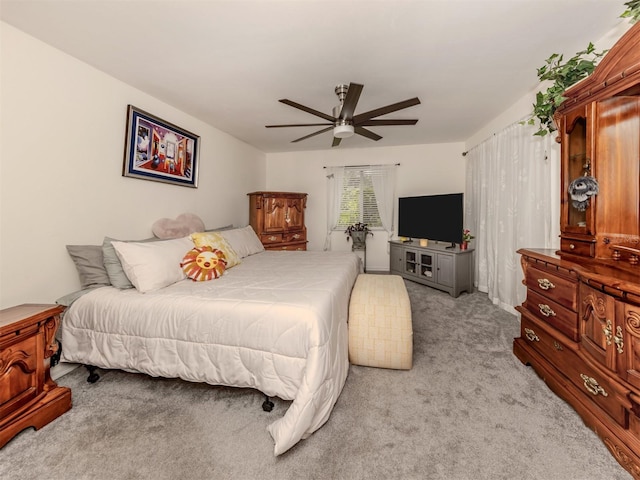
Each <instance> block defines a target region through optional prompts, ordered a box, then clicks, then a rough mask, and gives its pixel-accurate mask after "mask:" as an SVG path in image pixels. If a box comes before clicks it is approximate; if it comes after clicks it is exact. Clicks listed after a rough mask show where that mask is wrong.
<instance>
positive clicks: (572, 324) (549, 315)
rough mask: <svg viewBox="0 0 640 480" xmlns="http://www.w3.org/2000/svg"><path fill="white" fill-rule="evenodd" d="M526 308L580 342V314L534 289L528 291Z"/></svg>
mask: <svg viewBox="0 0 640 480" xmlns="http://www.w3.org/2000/svg"><path fill="white" fill-rule="evenodd" d="M525 307H526V308H527V310H529V311H530V312H531V313H533V314H534V315H535V316H536V317H537V318H539V319H540V320H542V321H544V322H546V323H548V324H549V325H551V326H553V328H555V329H557V330H558V331H560V332H562V333H564V334H565V335H566V336H567V337H569V338H570V339H571V340H574V341H578V314H577V313H576V312H574V311H572V310H569V309H568V308H567V307H563V306H562V305H560V304H559V303H557V302H554V301H553V300H551V299H550V298H548V297H544V296H542V295H540V294H538V293H537V292H536V291H534V290H532V289H527V299H526V301H525Z"/></svg>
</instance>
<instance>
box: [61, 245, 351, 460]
mask: <svg viewBox="0 0 640 480" xmlns="http://www.w3.org/2000/svg"><path fill="white" fill-rule="evenodd" d="M361 270H362V265H361V260H360V258H359V257H358V256H357V255H356V254H354V253H351V252H280V251H263V252H261V253H257V254H254V255H250V256H246V257H244V258H242V260H241V263H239V264H238V265H236V266H235V267H233V268H230V269H228V270H227V271H226V272H225V273H224V275H222V276H221V277H220V278H218V279H215V280H213V281H207V282H194V281H192V280H190V279H185V280H181V281H178V282H176V283H173V284H171V285H168V286H166V287H164V288H160V289H157V290H153V291H147V292H145V293H141V292H140V291H138V290H137V289H135V288H129V289H119V288H116V287H113V286H103V287H99V288H93V289H91V290H90V291H88V293H85V294H84V295H82V296H80V298H78V299H77V300H75V301H74V302H73V303H72V304H71V305H70V307H69V308H68V309H67V311H66V312H65V314H64V317H63V321H62V326H61V340H62V346H63V352H62V360H63V361H67V362H74V363H81V364H85V365H92V366H96V367H100V368H107V369H122V370H126V371H132V372H141V373H145V374H148V375H151V376H160V377H168V378H182V379H184V380H188V381H193V382H206V383H209V384H212V385H227V386H234V387H249V388H255V389H257V390H259V391H261V392H263V393H264V394H265V395H268V396H273V397H276V396H277V397H279V398H281V399H283V400H291V401H292V403H291V405H290V407H289V408H288V410H287V411H286V413H285V415H284V416H283V417H282V418H279V419H278V420H276V421H275V422H273V423H271V424H270V425H269V426H268V431H269V433H270V434H271V436H272V437H273V440H274V442H275V447H274V454H275V455H280V454H282V453H284V452H285V451H287V450H288V449H290V448H291V447H292V446H293V445H295V444H296V443H297V442H298V441H299V440H301V439H304V438H307V437H308V436H309V435H311V434H312V433H313V432H314V431H315V430H317V429H318V428H320V427H321V426H322V425H323V424H324V423H325V422H326V421H327V420H328V418H329V415H330V413H331V411H332V409H333V406H334V404H335V403H336V401H337V399H338V396H339V395H340V392H341V391H342V388H343V386H344V383H345V380H346V378H347V372H348V367H349V362H348V333H347V316H348V305H349V297H350V294H351V289H352V287H353V285H354V282H355V280H356V277H357V276H358V274H359V273H360V272H361Z"/></svg>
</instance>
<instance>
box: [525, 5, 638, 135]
mask: <svg viewBox="0 0 640 480" xmlns="http://www.w3.org/2000/svg"><path fill="white" fill-rule="evenodd" d="M638 1H640V0H638ZM606 52H607V51H606V50H603V51H601V52H597V51H596V49H595V47H594V46H593V43H591V42H589V45H588V46H587V48H586V49H584V50H581V51H579V52H577V53H576V54H575V55H574V56H573V57H571V58H570V59H568V60H567V61H564V56H563V55H562V54H559V53H554V54H553V55H551V56H550V57H549V58H547V60H546V63H545V65H543V66H542V67H540V68H538V78H539V79H540V81H541V82H544V81H551V82H553V83H552V84H551V85H550V86H549V87H548V88H547V89H546V90H544V91H539V92H538V93H537V94H536V102H535V103H534V104H533V112H532V114H531V118H530V119H529V120H528V121H527V123H528V124H530V125H535V122H536V119H537V120H538V123H539V129H538V131H537V132H536V133H534V135H539V136H544V135H547V134H548V133H552V132H554V131H555V130H556V127H555V124H554V122H553V114H554V113H555V111H556V110H557V109H558V107H559V106H560V105H561V104H562V102H564V101H565V97H564V92H565V91H566V90H567V89H568V88H569V87H571V86H572V85H574V84H576V83H577V82H578V81H580V80H582V79H583V78H586V77H588V76H589V75H591V73H592V72H593V71H594V70H595V68H596V65H597V64H598V61H599V60H600V58H602V57H603V56H604V54H605V53H606Z"/></svg>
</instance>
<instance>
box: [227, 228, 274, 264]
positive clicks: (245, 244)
mask: <svg viewBox="0 0 640 480" xmlns="http://www.w3.org/2000/svg"><path fill="white" fill-rule="evenodd" d="M219 233H220V235H222V236H223V237H224V239H225V240H226V241H227V242H229V244H230V245H231V248H233V249H234V250H235V251H236V253H237V254H238V256H239V257H240V258H244V257H248V256H249V255H253V254H255V253H260V252H264V245H262V242H261V241H260V239H259V238H258V236H257V235H256V232H254V231H253V228H251V225H247V226H246V227H243V228H233V229H231V230H224V231H222V232H219Z"/></svg>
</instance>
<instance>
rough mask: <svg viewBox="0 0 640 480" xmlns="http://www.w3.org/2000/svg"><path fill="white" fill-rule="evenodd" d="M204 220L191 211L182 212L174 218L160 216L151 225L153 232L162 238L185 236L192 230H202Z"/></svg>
mask: <svg viewBox="0 0 640 480" xmlns="http://www.w3.org/2000/svg"><path fill="white" fill-rule="evenodd" d="M203 230H204V222H203V221H202V220H201V219H200V217H199V216H197V215H195V214H193V213H182V214H180V215H178V216H177V217H176V219H175V220H172V219H170V218H161V219H160V220H158V221H156V222H155V223H154V224H153V225H152V226H151V231H152V232H153V234H154V235H155V236H156V237H158V238H161V239H163V240H168V239H172V238H182V237H186V236H187V235H189V234H190V233H193V232H202V231H203Z"/></svg>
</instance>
